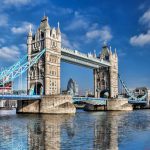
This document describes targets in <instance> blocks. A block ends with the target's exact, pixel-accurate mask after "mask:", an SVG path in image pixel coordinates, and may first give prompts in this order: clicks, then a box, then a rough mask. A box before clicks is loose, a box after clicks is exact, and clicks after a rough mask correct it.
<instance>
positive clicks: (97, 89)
mask: <svg viewBox="0 0 150 150" xmlns="http://www.w3.org/2000/svg"><path fill="white" fill-rule="evenodd" d="M99 59H101V60H106V61H109V62H110V64H111V66H110V67H99V68H98V69H94V71H93V73H94V95H95V97H97V98H98V97H103V96H104V94H108V95H105V96H108V97H116V96H117V95H118V56H117V52H116V50H115V52H114V53H113V52H112V51H111V48H108V46H107V45H106V44H104V46H103V47H102V52H101V54H100V56H99Z"/></svg>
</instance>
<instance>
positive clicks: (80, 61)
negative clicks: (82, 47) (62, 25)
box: [61, 48, 111, 69]
mask: <svg viewBox="0 0 150 150" xmlns="http://www.w3.org/2000/svg"><path fill="white" fill-rule="evenodd" d="M61 60H62V61H64V62H69V63H72V64H77V65H80V66H84V67H88V68H92V69H94V68H99V67H100V66H104V67H109V66H111V65H110V62H108V61H105V60H102V59H101V60H100V59H98V58H97V57H96V56H94V55H92V54H91V53H88V54H84V53H81V52H79V51H77V50H71V49H67V48H61Z"/></svg>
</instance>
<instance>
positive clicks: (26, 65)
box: [0, 49, 46, 85]
mask: <svg viewBox="0 0 150 150" xmlns="http://www.w3.org/2000/svg"><path fill="white" fill-rule="evenodd" d="M45 50H46V49H43V50H42V51H41V52H39V53H38V54H37V55H36V56H35V57H33V58H32V59H31V60H30V61H26V62H25V63H22V64H21V65H19V66H18V65H16V67H14V69H12V70H11V72H10V73H9V74H7V75H6V76H5V75H4V76H3V79H2V80H1V82H0V85H4V84H5V83H8V82H10V81H13V80H14V79H15V78H17V77H18V76H20V75H21V74H23V73H24V72H25V71H27V69H29V68H30V67H31V66H33V65H34V64H35V63H37V62H38V60H39V59H40V58H41V56H42V55H43V54H44V53H45Z"/></svg>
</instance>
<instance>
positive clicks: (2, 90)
mask: <svg viewBox="0 0 150 150" xmlns="http://www.w3.org/2000/svg"><path fill="white" fill-rule="evenodd" d="M0 94H12V82H11V81H10V82H8V83H5V84H4V85H0Z"/></svg>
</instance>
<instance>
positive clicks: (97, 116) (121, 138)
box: [0, 110, 150, 150]
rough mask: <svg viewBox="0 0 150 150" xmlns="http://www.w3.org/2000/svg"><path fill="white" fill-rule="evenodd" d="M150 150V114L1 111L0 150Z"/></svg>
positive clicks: (139, 111)
mask: <svg viewBox="0 0 150 150" xmlns="http://www.w3.org/2000/svg"><path fill="white" fill-rule="evenodd" d="M27 149H29V150H150V110H137V111H130V112H119V111H116V112H102V111H101V112H84V111H81V110H80V111H77V113H76V114H75V115H38V114H16V113H15V110H13V111H12V110H11V111H10V110H9V111H8V110H0V150H27Z"/></svg>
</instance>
